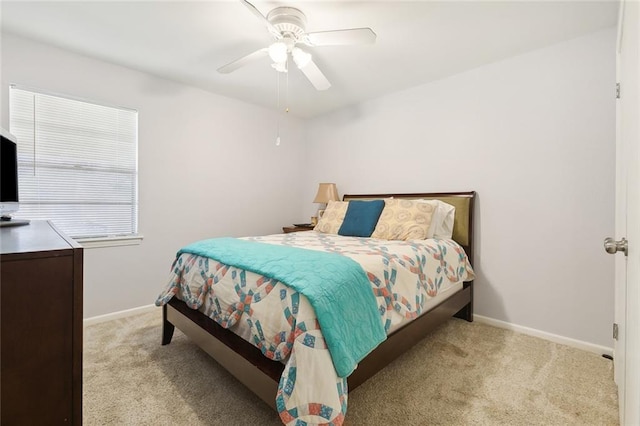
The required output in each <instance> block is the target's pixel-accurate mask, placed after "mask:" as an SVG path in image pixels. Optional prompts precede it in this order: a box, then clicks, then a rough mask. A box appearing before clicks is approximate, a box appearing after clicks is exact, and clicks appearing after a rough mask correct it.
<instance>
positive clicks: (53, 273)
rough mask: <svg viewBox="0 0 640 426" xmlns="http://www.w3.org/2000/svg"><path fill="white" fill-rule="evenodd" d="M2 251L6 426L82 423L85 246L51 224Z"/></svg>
mask: <svg viewBox="0 0 640 426" xmlns="http://www.w3.org/2000/svg"><path fill="white" fill-rule="evenodd" d="M0 247H1V250H2V251H1V252H0V260H1V265H0V285H1V290H0V305H1V306H0V309H1V310H0V323H1V327H0V328H1V330H0V333H1V334H0V368H1V376H0V377H1V378H0V382H1V383H0V386H1V387H0V424H2V425H3V426H4V425H6V426H8V425H66V424H68V425H71V424H74V425H81V424H82V260H83V249H82V247H81V246H80V245H79V244H78V243H76V242H75V241H73V240H72V239H71V238H69V237H67V236H66V235H64V234H63V233H62V232H60V231H59V230H57V229H56V228H55V226H54V225H53V224H52V223H50V222H46V221H32V222H31V223H30V224H29V225H24V226H8V227H1V228H0Z"/></svg>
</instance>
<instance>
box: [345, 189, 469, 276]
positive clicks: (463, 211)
mask: <svg viewBox="0 0 640 426" xmlns="http://www.w3.org/2000/svg"><path fill="white" fill-rule="evenodd" d="M390 197H393V198H406V199H436V200H441V201H444V202H445V203H448V204H451V205H452V206H454V207H455V208H456V214H455V219H454V223H453V239H454V240H455V241H456V242H457V243H458V244H460V245H461V246H462V247H463V248H464V251H465V252H466V253H467V256H468V257H469V261H470V262H471V264H472V265H473V202H474V200H475V197H476V192H475V191H469V192H428V193H415V194H345V195H344V196H343V197H342V199H343V201H349V200H376V199H380V198H390Z"/></svg>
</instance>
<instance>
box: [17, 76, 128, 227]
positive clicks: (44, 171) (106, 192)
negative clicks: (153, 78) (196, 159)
mask: <svg viewBox="0 0 640 426" xmlns="http://www.w3.org/2000/svg"><path fill="white" fill-rule="evenodd" d="M9 110H10V114H9V115H10V131H11V133H13V134H14V135H15V136H16V137H17V138H18V176H19V196H20V211H19V212H18V213H19V214H17V215H16V216H18V217H23V218H27V219H48V220H52V221H53V222H54V223H55V224H56V226H57V227H58V228H60V229H61V230H62V231H64V232H65V233H67V234H68V235H70V236H72V237H74V238H115V237H126V236H135V235H136V234H137V226H138V158H137V157H138V112H137V111H135V110H131V109H127V108H119V107H112V106H105V105H100V104H96V103H93V102H87V101H81V100H78V99H72V98H68V97H63V96H59V95H52V94H49V93H44V92H40V91H34V90H32V89H26V88H22V87H19V86H11V88H10V97H9Z"/></svg>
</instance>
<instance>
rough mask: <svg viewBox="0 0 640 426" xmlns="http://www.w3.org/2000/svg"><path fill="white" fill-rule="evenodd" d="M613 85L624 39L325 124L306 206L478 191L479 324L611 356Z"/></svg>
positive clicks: (476, 76)
mask: <svg viewBox="0 0 640 426" xmlns="http://www.w3.org/2000/svg"><path fill="white" fill-rule="evenodd" d="M398 78H402V73H401V72H399V74H398ZM614 85H615V31H614V30H613V29H612V30H606V31H601V32H598V33H595V34H592V35H589V36H586V37H582V38H579V39H575V40H572V41H569V42H565V43H562V44H558V45H555V46H552V47H548V48H544V49H541V50H537V51H534V52H531V53H528V54H524V55H521V56H517V57H513V58H510V59H507V60H504V61H501V62H498V63H494V64H491V65H487V66H483V67H481V68H478V69H474V70H472V71H469V72H465V73H462V74H458V75H455V76H452V77H450V78H447V79H443V80H440V81H437V82H434V83H431V84H427V85H423V86H420V87H417V88H414V89H411V90H407V91H403V92H398V93H395V94H392V95H390V96H386V97H384V98H380V99H376V100H373V101H370V102H366V103H363V104H359V105H356V106H354V107H352V108H348V109H345V110H342V111H339V112H336V113H333V114H330V115H327V116H324V117H321V118H317V119H315V120H313V121H311V122H310V123H309V124H308V125H307V128H306V132H307V143H308V145H309V149H308V151H307V153H306V154H307V155H308V159H307V162H308V168H307V175H306V181H307V185H305V186H304V190H305V191H308V194H306V195H305V197H306V198H309V197H312V196H313V195H312V194H311V192H312V190H310V189H309V188H313V187H314V184H315V183H316V182H318V181H330V182H336V183H337V184H338V189H339V191H340V193H341V194H342V193H374V192H428V191H434V192H437V191H455V190H475V191H477V192H478V199H477V201H478V203H477V205H476V215H477V216H476V218H477V221H476V229H475V241H476V251H475V269H476V272H477V275H478V278H477V280H476V287H475V290H476V293H475V296H476V299H475V301H476V304H475V309H476V313H477V314H480V315H484V316H487V317H491V318H494V319H498V320H503V321H507V322H511V323H514V324H517V325H521V326H526V327H531V328H534V329H538V330H542V331H546V332H548V333H554V334H558V335H561V336H565V337H570V338H573V339H578V340H582V341H586V342H590V343H594V344H599V345H604V346H607V347H611V346H612V339H611V324H612V322H613V257H612V256H610V255H606V254H605V253H604V251H603V249H602V240H603V238H604V237H606V236H609V235H613V231H614V216H613V213H614V166H615V164H614V161H615V99H614ZM307 209H308V210H309V213H311V212H312V210H311V209H310V208H307Z"/></svg>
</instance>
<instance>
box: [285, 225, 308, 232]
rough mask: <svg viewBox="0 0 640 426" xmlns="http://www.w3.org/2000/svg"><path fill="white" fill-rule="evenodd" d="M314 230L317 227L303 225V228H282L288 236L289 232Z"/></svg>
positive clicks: (293, 226)
mask: <svg viewBox="0 0 640 426" xmlns="http://www.w3.org/2000/svg"><path fill="white" fill-rule="evenodd" d="M313 228H315V226H313V225H303V226H296V225H291V226H283V227H282V232H284V233H285V234H288V233H289V232H300V231H313Z"/></svg>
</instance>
